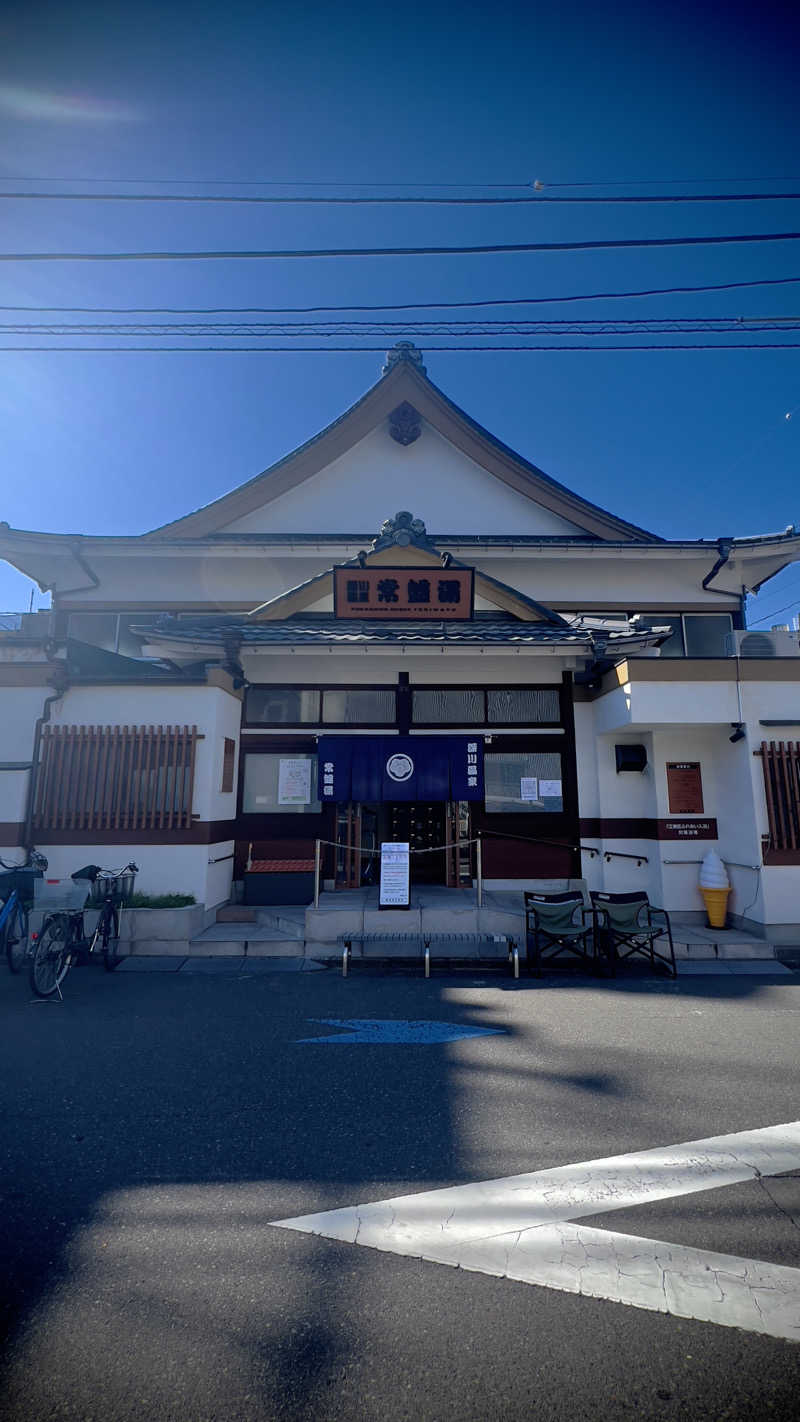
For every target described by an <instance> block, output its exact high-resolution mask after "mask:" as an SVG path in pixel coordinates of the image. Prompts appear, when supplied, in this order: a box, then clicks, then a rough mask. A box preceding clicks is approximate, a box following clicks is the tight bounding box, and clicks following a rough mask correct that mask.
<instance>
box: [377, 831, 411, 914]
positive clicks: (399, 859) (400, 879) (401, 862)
mask: <svg viewBox="0 0 800 1422" xmlns="http://www.w3.org/2000/svg"><path fill="white" fill-rule="evenodd" d="M409 848H410V846H409V845H408V844H401V843H399V842H398V841H396V840H388V841H385V842H384V843H382V844H381V887H380V894H379V897H378V907H379V908H382V909H387V908H393V909H407V908H408V907H409V906H410V902H411V893H410V890H411V872H410V863H411V861H410V858H409Z"/></svg>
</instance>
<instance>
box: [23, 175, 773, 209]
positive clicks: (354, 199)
mask: <svg viewBox="0 0 800 1422" xmlns="http://www.w3.org/2000/svg"><path fill="white" fill-rule="evenodd" d="M0 181H2V179H0ZM0 198H8V199H13V200H14V201H15V202H171V203H245V204H249V205H251V206H253V205H258V206H269V207H278V206H282V205H283V206H292V207H313V206H320V205H322V206H325V207H378V206H391V205H394V206H402V207H416V206H426V207H437V206H438V207H504V206H506V207H508V206H516V207H524V206H526V205H527V206H535V207H542V206H548V205H550V206H558V207H563V206H564V205H566V204H574V203H579V204H580V205H581V206H587V205H588V204H590V203H603V204H606V205H613V206H617V205H619V204H625V203H629V204H630V203H646V204H649V205H650V206H654V205H657V204H663V203H683V202H694V203H698V202H700V203H709V202H787V201H793V200H794V199H797V198H800V192H793V193H659V194H656V193H652V194H649V195H647V194H645V195H639V196H636V197H632V196H630V195H619V196H616V197H544V196H542V195H541V194H540V193H539V194H537V193H534V194H530V193H526V194H524V195H523V194H522V193H520V194H518V195H515V196H512V197H442V196H427V197H420V196H418V195H415V194H412V193H408V194H406V193H390V194H388V195H387V194H381V195H373V196H371V197H364V196H363V195H362V196H351V195H349V194H348V195H339V194H337V195H336V196H335V197H332V196H326V197H317V196H313V195H309V194H307V193H298V194H296V195H295V196H293V197H287V196H286V195H285V194H281V195H280V196H275V195H272V196H269V197H264V196H263V195H260V194H252V193H74V192H73V193H53V192H49V193H28V192H18V191H11V192H0Z"/></svg>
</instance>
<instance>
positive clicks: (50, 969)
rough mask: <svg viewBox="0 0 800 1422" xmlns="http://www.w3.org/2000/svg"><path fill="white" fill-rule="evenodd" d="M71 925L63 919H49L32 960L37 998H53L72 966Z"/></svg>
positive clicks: (32, 975) (32, 986)
mask: <svg viewBox="0 0 800 1422" xmlns="http://www.w3.org/2000/svg"><path fill="white" fill-rule="evenodd" d="M68 929H69V925H68V922H67V921H66V920H65V919H64V918H63V917H54V918H50V919H47V921H46V922H45V923H44V924H43V925H42V931H41V933H40V934H39V937H38V939H37V942H36V947H35V948H34V950H33V953H32V955H31V959H30V968H29V973H28V976H29V979H30V985H31V988H32V990H33V992H35V994H36V996H37V997H52V995H53V993H54V992H57V991H58V988H59V986H60V984H61V983H62V982H63V981H64V978H65V977H66V974H67V971H68V969H69V964H70V950H69V931H68Z"/></svg>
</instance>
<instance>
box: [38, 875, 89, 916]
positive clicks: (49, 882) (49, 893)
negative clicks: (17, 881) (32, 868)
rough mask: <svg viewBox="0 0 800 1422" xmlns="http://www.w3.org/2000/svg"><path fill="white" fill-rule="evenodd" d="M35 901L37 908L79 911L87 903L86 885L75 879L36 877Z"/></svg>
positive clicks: (70, 911)
mask: <svg viewBox="0 0 800 1422" xmlns="http://www.w3.org/2000/svg"><path fill="white" fill-rule="evenodd" d="M33 903H34V907H35V908H37V909H53V910H57V909H60V910H62V911H63V912H69V913H77V911H78V909H82V908H83V906H84V904H85V903H86V885H85V884H82V883H80V882H78V883H76V882H75V880H74V879H34V881H33Z"/></svg>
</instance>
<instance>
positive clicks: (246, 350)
mask: <svg viewBox="0 0 800 1422" xmlns="http://www.w3.org/2000/svg"><path fill="white" fill-rule="evenodd" d="M429 349H430V351H431V353H433V352H435V351H486V352H494V351H627V352H628V353H629V354H632V355H633V354H639V353H640V352H642V351H734V352H735V351H775V350H777V351H788V350H800V341H780V342H775V341H771V342H767V341H758V342H747V343H743V344H741V345H739V344H738V342H737V344H736V345H720V344H719V343H717V344H715V345H710V344H692V345H686V344H684V345H679V344H677V343H673V344H669V345H652V344H649V345H636V346H634V345H625V346H620V345H599V344H598V345H594V344H592V345H588V346H586V345H582V346H577V345H569V346H565V345H546V346H539V345H537V346H531V345H527V346H521V345H491V346H473V345H457V346H453V345H436V346H431V347H430V348H429ZM385 350H386V346H385V344H384V345H380V346H297V345H294V346H0V351H11V352H14V353H15V354H19V353H20V352H23V351H45V352H49V353H50V354H55V355H62V354H66V353H68V352H80V353H82V354H87V355H88V354H94V355H107V354H109V353H114V352H123V353H125V354H128V355H133V354H136V353H138V352H143V351H148V352H152V353H154V354H158V353H161V354H167V355H169V354H177V353H181V354H183V355H201V354H204V353H205V354H215V355H247V354H252V353H256V352H257V353H258V354H260V355H271V354H277V353H285V352H287V351H292V352H294V354H296V355H314V354H322V353H324V354H329V353H334V352H342V351H349V352H352V353H354V354H367V355H369V354H371V353H375V352H380V353H384V352H385Z"/></svg>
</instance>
